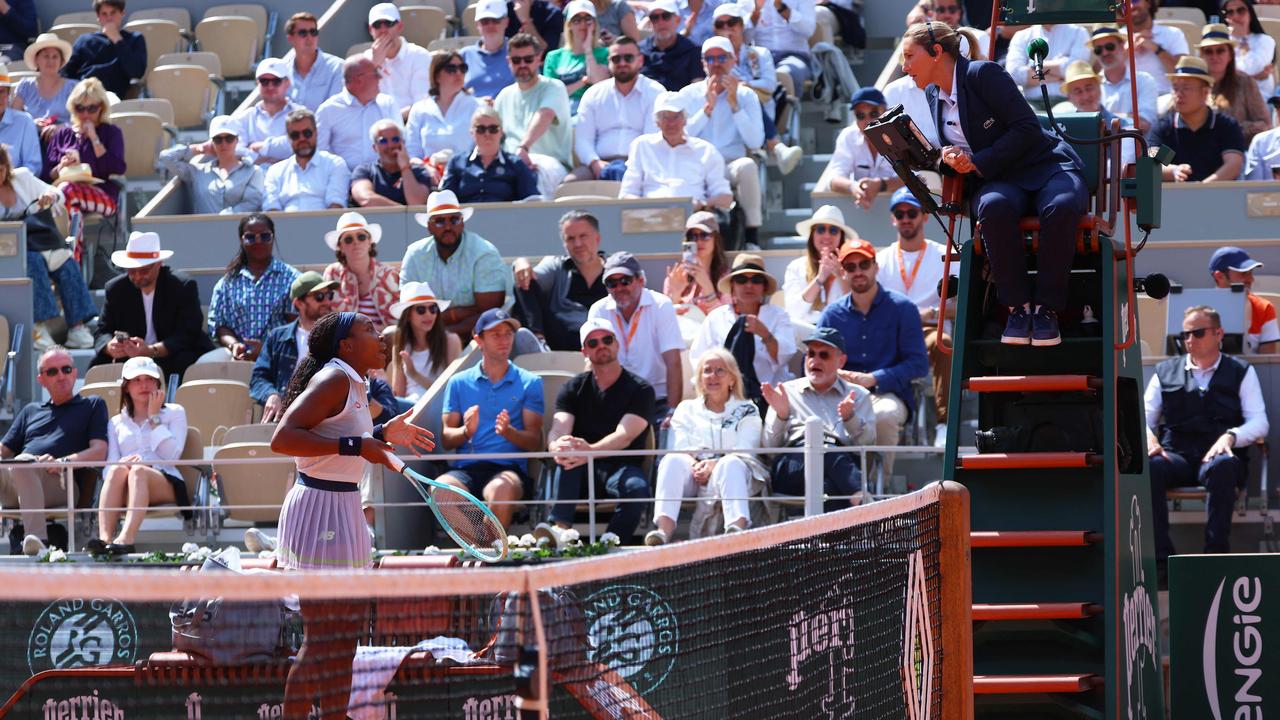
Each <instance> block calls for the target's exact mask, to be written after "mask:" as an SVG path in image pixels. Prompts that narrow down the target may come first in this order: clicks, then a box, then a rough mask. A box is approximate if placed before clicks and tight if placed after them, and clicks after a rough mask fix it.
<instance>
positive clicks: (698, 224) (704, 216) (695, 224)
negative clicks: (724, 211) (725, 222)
mask: <svg viewBox="0 0 1280 720" xmlns="http://www.w3.org/2000/svg"><path fill="white" fill-rule="evenodd" d="M693 228H699V229H701V230H706V231H707V232H709V233H716V232H720V221H719V220H716V216H715V213H710V212H707V211H706V210H699V211H698V212H696V213H694V214H692V215H690V216H689V219H688V220H685V221H684V229H685V230H692V229H693Z"/></svg>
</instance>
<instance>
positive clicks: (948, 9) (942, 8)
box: [933, 5, 960, 13]
mask: <svg viewBox="0 0 1280 720" xmlns="http://www.w3.org/2000/svg"><path fill="white" fill-rule="evenodd" d="M933 11H934V12H936V13H958V12H960V6H959V5H936V6H934V8H933Z"/></svg>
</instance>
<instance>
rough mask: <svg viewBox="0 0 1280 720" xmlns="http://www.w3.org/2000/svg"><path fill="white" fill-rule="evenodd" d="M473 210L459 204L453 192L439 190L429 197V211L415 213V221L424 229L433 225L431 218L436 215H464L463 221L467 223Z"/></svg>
mask: <svg viewBox="0 0 1280 720" xmlns="http://www.w3.org/2000/svg"><path fill="white" fill-rule="evenodd" d="M472 212H473V211H472V209H471V208H464V207H462V205H460V204H458V196H457V195H454V194H453V191H452V190H438V191H436V192H433V193H431V194H430V195H428V196H427V211H426V212H424V213H414V214H413V219H414V220H417V221H418V224H419V225H421V226H423V227H429V226H430V225H431V218H433V217H435V216H436V215H456V214H458V213H462V221H463V222H466V221H467V220H470V219H471V213H472Z"/></svg>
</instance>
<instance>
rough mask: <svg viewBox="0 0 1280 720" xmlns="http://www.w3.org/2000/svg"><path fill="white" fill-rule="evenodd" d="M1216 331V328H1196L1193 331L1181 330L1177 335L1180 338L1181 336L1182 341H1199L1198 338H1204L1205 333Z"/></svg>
mask: <svg viewBox="0 0 1280 720" xmlns="http://www.w3.org/2000/svg"><path fill="white" fill-rule="evenodd" d="M1216 329H1217V328H1211V327H1202V328H1196V329H1194V330H1183V331H1182V332H1180V333H1178V334H1179V335H1180V336H1182V339H1183V340H1190V339H1191V338H1197V339H1199V338H1202V337H1204V334H1205V333H1207V332H1209V331H1210V330H1216Z"/></svg>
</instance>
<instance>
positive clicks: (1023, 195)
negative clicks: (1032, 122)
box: [973, 170, 1089, 311]
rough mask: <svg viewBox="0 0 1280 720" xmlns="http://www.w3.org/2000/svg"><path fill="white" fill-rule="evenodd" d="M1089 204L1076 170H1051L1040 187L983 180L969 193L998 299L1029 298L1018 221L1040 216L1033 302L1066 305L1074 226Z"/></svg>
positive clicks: (1019, 301) (1008, 301) (1052, 306)
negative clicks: (1034, 187)
mask: <svg viewBox="0 0 1280 720" xmlns="http://www.w3.org/2000/svg"><path fill="white" fill-rule="evenodd" d="M1088 205H1089V190H1088V188H1086V187H1085V184H1084V178H1082V177H1081V176H1080V173H1078V172H1067V171H1066V170H1063V171H1061V172H1057V173H1054V174H1053V175H1052V176H1050V178H1049V180H1048V181H1047V182H1045V184H1044V185H1043V186H1042V187H1041V188H1040V189H1039V190H1024V189H1022V188H1021V187H1019V186H1017V185H1015V184H1013V183H1010V182H1005V181H1002V180H988V181H987V182H984V183H983V184H982V186H981V187H979V188H978V191H977V193H976V194H975V195H974V198H973V214H974V217H976V218H977V219H978V222H980V223H982V246H983V248H984V250H985V252H986V255H987V259H988V261H989V262H990V263H991V273H992V275H993V276H994V277H995V281H996V293H997V295H998V296H999V298H1000V302H1001V303H1003V304H1004V305H1006V306H1008V307H1015V306H1017V305H1022V304H1024V303H1029V302H1031V301H1032V297H1033V295H1032V293H1031V281H1030V279H1029V278H1028V277H1027V251H1026V243H1025V242H1024V241H1023V239H1022V233H1021V232H1018V221H1019V220H1021V219H1022V218H1023V217H1026V216H1028V215H1030V214H1031V213H1032V211H1034V212H1035V214H1037V215H1039V217H1040V246H1039V252H1038V253H1037V256H1038V262H1037V265H1036V267H1037V274H1036V289H1035V295H1034V298H1035V303H1036V304H1038V305H1044V306H1045V307H1047V308H1049V309H1051V310H1055V311H1061V310H1062V309H1063V308H1064V307H1066V305H1067V280H1068V279H1069V277H1070V275H1071V259H1072V258H1073V257H1074V256H1075V252H1076V226H1077V225H1078V224H1079V223H1080V218H1082V217H1084V213H1085V211H1086V210H1087V209H1088Z"/></svg>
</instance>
